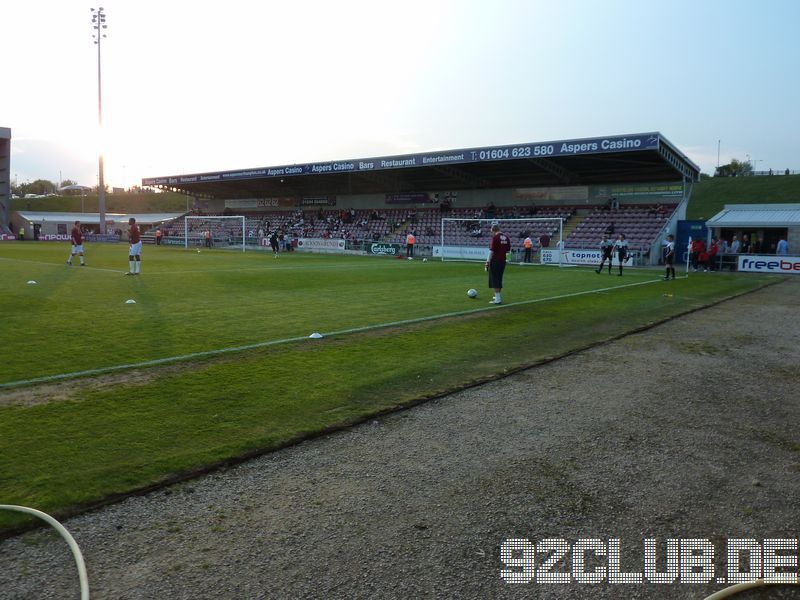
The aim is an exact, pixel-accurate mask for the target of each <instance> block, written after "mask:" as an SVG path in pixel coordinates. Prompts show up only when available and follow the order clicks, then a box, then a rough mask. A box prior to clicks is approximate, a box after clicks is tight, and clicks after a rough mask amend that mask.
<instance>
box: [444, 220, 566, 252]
mask: <svg viewBox="0 0 800 600" xmlns="http://www.w3.org/2000/svg"><path fill="white" fill-rule="evenodd" d="M495 223H496V224H497V225H499V226H500V231H502V232H503V233H505V234H506V235H507V236H508V239H509V240H510V241H511V252H510V253H509V254H508V255H507V257H506V260H507V261H508V262H519V263H522V264H529V263H532V262H533V261H534V256H535V253H536V252H537V251H538V250H539V248H540V242H546V243H547V247H548V248H561V247H562V245H563V244H562V243H561V242H562V240H563V234H564V219H563V218H562V217H531V218H528V219H469V218H466V219H465V218H450V217H445V218H443V219H442V236H441V238H440V240H441V243H440V245H439V246H437V247H435V248H434V256H438V257H440V258H441V259H442V260H443V261H448V260H449V261H453V260H474V261H481V262H482V261H485V260H486V257H487V256H488V255H489V242H490V241H491V239H492V231H491V228H492V225H493V224H495ZM526 238H530V239H531V252H530V257H528V256H527V254H526V252H525V247H524V243H525V239H526ZM537 262H538V261H537ZM559 263H560V261H559Z"/></svg>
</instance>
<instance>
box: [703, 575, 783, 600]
mask: <svg viewBox="0 0 800 600" xmlns="http://www.w3.org/2000/svg"><path fill="white" fill-rule="evenodd" d="M762 585H772V584H769V583H766V582H765V581H764V580H763V579H755V580H753V581H747V582H745V583H737V584H736V585H732V586H731V587H726V588H725V589H724V590H720V591H718V592H714V593H713V594H711V595H710V596H707V597H706V598H705V600H721V599H722V598H730V597H731V596H733V595H735V594H738V593H739V592H743V591H745V590H749V589H752V588H756V587H761V586H762Z"/></svg>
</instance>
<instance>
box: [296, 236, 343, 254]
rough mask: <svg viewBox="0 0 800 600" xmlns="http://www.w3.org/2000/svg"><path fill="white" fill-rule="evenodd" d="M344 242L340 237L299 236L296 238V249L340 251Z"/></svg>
mask: <svg viewBox="0 0 800 600" xmlns="http://www.w3.org/2000/svg"><path fill="white" fill-rule="evenodd" d="M344 246H345V242H344V240H340V239H329V240H326V239H324V238H300V239H299V240H297V249H298V250H309V251H313V250H321V251H324V252H342V251H344Z"/></svg>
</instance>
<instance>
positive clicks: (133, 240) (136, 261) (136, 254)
mask: <svg viewBox="0 0 800 600" xmlns="http://www.w3.org/2000/svg"><path fill="white" fill-rule="evenodd" d="M128 225H130V229H129V230H128V241H129V242H130V244H131V246H130V249H129V250H128V264H129V265H130V271H128V272H127V273H125V275H138V274H139V272H140V271H141V265H142V257H141V254H142V237H141V235H140V234H139V226H138V225H137V224H136V219H134V218H133V217H131V218H130V219H128Z"/></svg>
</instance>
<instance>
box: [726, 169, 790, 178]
mask: <svg viewBox="0 0 800 600" xmlns="http://www.w3.org/2000/svg"><path fill="white" fill-rule="evenodd" d="M772 175H800V171H792V170H791V169H784V170H783V171H776V170H772V169H770V170H768V171H750V172H749V173H740V174H739V175H738V177H764V176H766V177H769V176H772Z"/></svg>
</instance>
